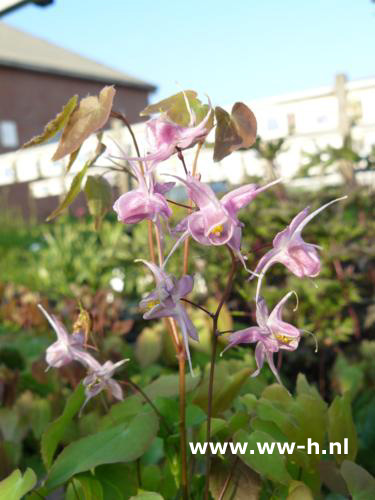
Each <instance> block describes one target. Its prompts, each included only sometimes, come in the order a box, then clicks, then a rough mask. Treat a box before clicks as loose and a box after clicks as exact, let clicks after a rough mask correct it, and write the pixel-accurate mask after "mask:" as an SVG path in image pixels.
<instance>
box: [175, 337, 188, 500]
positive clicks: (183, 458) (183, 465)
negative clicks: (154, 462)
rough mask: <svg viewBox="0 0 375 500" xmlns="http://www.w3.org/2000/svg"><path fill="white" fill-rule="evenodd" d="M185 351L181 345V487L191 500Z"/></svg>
mask: <svg viewBox="0 0 375 500" xmlns="http://www.w3.org/2000/svg"><path fill="white" fill-rule="evenodd" d="M185 361H186V359H185V349H184V346H183V344H182V343H181V344H180V352H179V355H178V372H179V377H178V381H179V383H178V385H179V408H180V422H179V427H180V446H181V486H182V498H183V499H184V500H188V499H189V489H188V477H187V445H186V386H185Z"/></svg>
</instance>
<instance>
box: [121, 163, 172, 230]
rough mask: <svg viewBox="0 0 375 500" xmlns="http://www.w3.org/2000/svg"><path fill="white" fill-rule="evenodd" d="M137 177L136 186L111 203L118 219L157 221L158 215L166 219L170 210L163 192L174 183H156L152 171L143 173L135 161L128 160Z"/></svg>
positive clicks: (134, 222) (124, 221)
mask: <svg viewBox="0 0 375 500" xmlns="http://www.w3.org/2000/svg"><path fill="white" fill-rule="evenodd" d="M130 164H131V167H132V170H133V172H134V174H135V175H136V177H137V179H138V188H137V189H133V190H132V191H128V192H127V193H125V194H123V195H121V196H120V198H118V199H117V200H116V202H115V204H114V205H113V210H114V211H115V212H116V213H117V217H118V220H119V221H121V222H123V223H124V224H136V223H137V222H140V221H142V220H145V219H149V220H152V221H154V222H156V223H158V222H159V220H160V217H162V218H164V219H168V218H169V217H170V216H171V215H172V211H171V209H170V208H169V206H168V202H167V200H166V199H165V197H164V194H165V193H166V192H167V191H169V190H170V189H172V187H173V185H174V183H172V182H168V183H164V184H161V183H157V182H155V180H154V177H153V173H152V172H151V171H150V170H147V171H146V172H145V174H144V175H143V174H142V172H141V171H140V168H139V166H138V165H137V164H136V163H135V162H130Z"/></svg>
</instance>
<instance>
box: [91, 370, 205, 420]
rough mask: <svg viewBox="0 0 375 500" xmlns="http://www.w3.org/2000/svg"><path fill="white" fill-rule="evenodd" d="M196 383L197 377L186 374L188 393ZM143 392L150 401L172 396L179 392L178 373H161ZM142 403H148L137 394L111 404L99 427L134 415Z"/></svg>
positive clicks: (197, 381)
mask: <svg viewBox="0 0 375 500" xmlns="http://www.w3.org/2000/svg"><path fill="white" fill-rule="evenodd" d="M198 383H199V378H198V377H192V376H191V375H186V392H187V393H188V392H190V391H192V390H193V389H194V388H195V387H196V386H197V385H198ZM143 392H144V393H145V394H146V395H147V396H148V397H149V398H150V399H151V400H152V401H154V400H155V399H156V398H158V397H161V398H173V397H175V396H177V395H178V393H179V388H178V375H163V376H161V377H159V378H157V379H156V380H154V381H153V382H151V384H150V385H148V386H147V387H144V388H143ZM142 404H145V405H146V406H147V405H148V403H147V402H146V401H145V399H144V397H143V396H141V395H140V394H139V395H138V394H137V395H134V396H130V397H128V398H126V399H125V400H124V401H121V402H120V403H116V404H114V405H112V407H111V409H110V411H109V413H108V414H107V415H106V416H105V417H103V419H102V421H101V424H100V427H101V428H108V427H112V426H113V425H116V424H119V423H121V422H123V421H124V419H125V418H128V417H129V416H132V415H136V414H137V413H138V412H139V411H140V409H141V407H142Z"/></svg>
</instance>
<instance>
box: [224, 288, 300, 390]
mask: <svg viewBox="0 0 375 500" xmlns="http://www.w3.org/2000/svg"><path fill="white" fill-rule="evenodd" d="M294 293H295V292H289V293H287V294H286V295H285V297H283V298H282V299H281V300H280V302H279V303H278V304H277V305H276V307H275V308H274V309H273V311H272V312H271V314H268V308H267V305H266V302H265V300H264V299H263V298H260V299H259V301H258V303H257V309H256V320H257V323H258V326H251V327H250V328H245V329H243V330H239V331H238V332H235V333H232V334H231V335H230V336H229V344H228V345H227V347H226V348H225V349H224V351H223V352H222V354H223V353H224V352H225V351H226V350H227V349H229V348H230V347H233V346H235V345H238V344H251V343H253V342H257V345H256V348H255V360H256V363H257V369H256V371H255V372H254V373H253V374H252V375H251V376H252V377H256V376H257V375H259V372H260V370H261V368H262V366H263V364H264V360H265V359H266V360H267V362H268V364H269V366H270V368H271V370H272V372H273V373H274V375H275V377H276V378H277V381H278V382H279V383H280V384H281V380H280V376H279V373H278V371H277V368H276V366H275V364H274V361H273V355H274V353H275V352H278V351H279V350H281V349H282V350H286V351H294V350H295V349H297V347H298V343H299V340H300V337H301V332H300V330H298V328H296V327H295V326H293V325H291V324H289V323H286V322H285V321H283V320H282V308H283V306H284V304H285V302H286V301H287V300H288V299H289V297H290V296H291V295H292V294H294Z"/></svg>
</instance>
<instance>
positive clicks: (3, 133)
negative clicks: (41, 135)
mask: <svg viewBox="0 0 375 500" xmlns="http://www.w3.org/2000/svg"><path fill="white" fill-rule="evenodd" d="M0 144H1V145H2V146H3V147H4V148H16V147H17V146H18V145H19V140H18V131H17V123H16V122H14V121H10V120H3V121H0Z"/></svg>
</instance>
